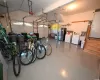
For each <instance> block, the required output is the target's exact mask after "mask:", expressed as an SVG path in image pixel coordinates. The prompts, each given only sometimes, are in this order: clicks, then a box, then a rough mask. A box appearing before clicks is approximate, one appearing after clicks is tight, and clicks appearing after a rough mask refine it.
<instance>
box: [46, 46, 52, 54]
mask: <svg viewBox="0 0 100 80" xmlns="http://www.w3.org/2000/svg"><path fill="white" fill-rule="evenodd" d="M47 46H48V47H49V48H50V52H48V51H47V48H46V55H47V56H49V55H51V53H52V46H51V45H50V44H47Z"/></svg>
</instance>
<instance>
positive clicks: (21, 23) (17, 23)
mask: <svg viewBox="0 0 100 80" xmlns="http://www.w3.org/2000/svg"><path fill="white" fill-rule="evenodd" d="M13 24H14V25H23V22H14V23H13ZM24 25H25V26H32V24H31V23H26V22H25V23H24Z"/></svg>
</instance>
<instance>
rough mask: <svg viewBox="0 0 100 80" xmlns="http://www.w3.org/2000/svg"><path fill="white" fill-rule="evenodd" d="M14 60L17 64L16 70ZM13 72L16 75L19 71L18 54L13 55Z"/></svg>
mask: <svg viewBox="0 0 100 80" xmlns="http://www.w3.org/2000/svg"><path fill="white" fill-rule="evenodd" d="M16 61H17V65H18V70H16ZM13 72H14V75H15V76H16V77H17V76H19V74H20V72H21V64H20V58H19V56H18V55H17V56H13Z"/></svg>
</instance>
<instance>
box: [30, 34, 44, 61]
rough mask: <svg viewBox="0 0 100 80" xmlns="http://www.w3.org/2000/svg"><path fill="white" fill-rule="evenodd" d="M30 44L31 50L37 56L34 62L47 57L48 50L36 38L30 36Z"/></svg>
mask: <svg viewBox="0 0 100 80" xmlns="http://www.w3.org/2000/svg"><path fill="white" fill-rule="evenodd" d="M28 36H30V35H28ZM28 44H29V49H31V50H32V51H33V52H34V55H35V56H34V59H33V62H34V61H35V60H36V58H38V59H43V58H44V57H45V56H46V49H45V47H44V45H43V44H41V43H40V41H39V40H38V39H37V38H36V37H35V38H34V37H33V36H30V38H29V41H28Z"/></svg>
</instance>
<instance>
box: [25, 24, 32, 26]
mask: <svg viewBox="0 0 100 80" xmlns="http://www.w3.org/2000/svg"><path fill="white" fill-rule="evenodd" d="M24 24H25V25H26V26H32V24H30V23H24Z"/></svg>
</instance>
